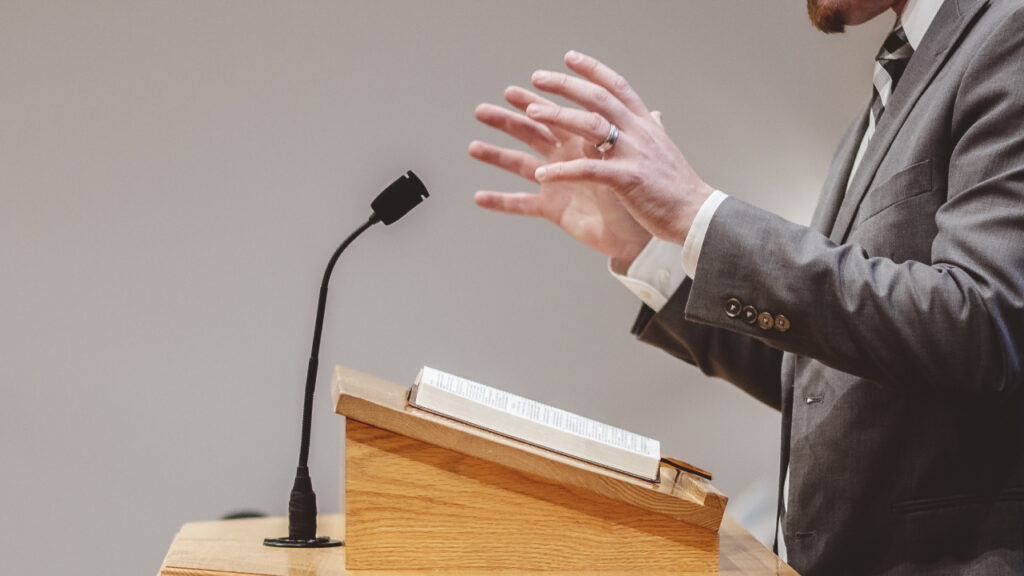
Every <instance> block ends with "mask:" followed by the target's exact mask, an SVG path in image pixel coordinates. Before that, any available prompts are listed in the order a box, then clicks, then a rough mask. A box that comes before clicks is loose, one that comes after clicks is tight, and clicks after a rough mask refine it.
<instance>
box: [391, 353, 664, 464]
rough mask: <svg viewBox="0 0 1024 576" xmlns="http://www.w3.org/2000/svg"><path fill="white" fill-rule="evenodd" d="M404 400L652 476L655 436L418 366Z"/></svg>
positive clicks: (563, 451) (656, 448)
mask: <svg viewBox="0 0 1024 576" xmlns="http://www.w3.org/2000/svg"><path fill="white" fill-rule="evenodd" d="M409 404H411V405H412V406H415V407H416V408H420V409H423V410H427V411H429V412H434V413H436V414H439V415H441V416H445V417H448V418H452V419H454V420H458V421H460V422H464V423H466V424H470V425H472V426H476V427H478V428H483V429H485V430H490V431H492V432H496V433H498V434H502V435H504V436H508V437H510V438H515V439H517V440H521V441H523V442H526V443H529V444H533V445H535V446H539V447H541V448H545V449H547V450H551V451H553V452H558V453H560V454H564V455H566V456H571V457H573V458H578V459H580V460H585V461H587V462H590V463H593V464H597V465H598V466H603V467H605V468H610V469H612V470H617V471H619V472H624V473H626V474H630V475H632V476H636V477H638V478H642V479H644V480H649V481H652V482H657V481H658V469H659V461H660V460H661V445H660V444H659V442H658V441H657V440H653V439H651V438H646V437H644V436H641V435H639V434H635V433H633V432H629V431H627V430H622V429H621V428H616V427H614V426H610V425H608V424H602V423H601V422H597V421H595V420H591V419H589V418H584V417H583V416H579V415H577V414H573V413H571V412H566V411H565V410H560V409H558V408H554V407H552V406H548V405H546V404H542V403H540V402H536V401H534V400H530V399H528V398H523V397H522V396H517V395H515V394H512V393H509V392H505V391H503V390H499V389H497V388H491V387H490V386H485V385H483V384H479V383H477V382H473V381H472V380H466V379H465V378H460V377H458V376H454V375H452V374H448V373H445V372H441V371H440V370H435V369H434V368H429V367H426V366H425V367H423V369H422V370H420V373H419V376H417V377H416V383H415V384H414V385H413V387H412V391H411V392H410V393H409Z"/></svg>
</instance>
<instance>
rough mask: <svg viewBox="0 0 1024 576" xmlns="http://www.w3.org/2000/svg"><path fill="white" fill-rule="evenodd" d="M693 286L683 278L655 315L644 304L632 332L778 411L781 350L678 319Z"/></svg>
mask: <svg viewBox="0 0 1024 576" xmlns="http://www.w3.org/2000/svg"><path fill="white" fill-rule="evenodd" d="M692 286H693V281H692V280H690V279H689V278H687V279H685V280H684V281H683V283H682V285H681V286H680V287H679V289H678V290H676V291H675V293H674V294H673V295H672V297H671V298H669V300H668V302H667V303H666V304H665V306H664V307H663V308H662V309H661V310H659V311H658V312H657V313H655V312H654V310H652V309H651V308H649V307H647V306H644V307H643V309H642V310H641V311H640V314H639V316H637V319H636V323H635V324H634V325H633V334H635V335H636V336H637V337H638V338H639V339H640V340H641V341H642V342H645V343H647V344H651V345H653V346H657V347H659V348H661V349H663V350H665V351H666V352H668V353H669V354H672V355H673V356H675V357H677V358H679V359H681V360H683V361H685V362H688V363H690V364H693V365H695V366H696V367H697V368H699V369H700V370H701V372H703V373H705V374H707V375H708V376H715V377H718V378H723V379H725V380H728V381H729V382H732V383H733V384H735V385H736V386H738V387H739V388H741V389H742V390H744V391H745V392H747V393H748V394H750V395H751V396H753V397H754V398H756V399H758V400H760V401H761V402H764V403H765V404H767V405H768V406H771V407H772V408H775V409H776V410H779V409H780V407H781V404H782V401H781V385H780V373H781V365H782V352H781V351H779V350H777V349H775V348H772V347H770V346H767V345H765V344H764V343H763V342H760V341H758V340H754V339H752V338H749V337H748V336H746V335H742V334H736V333H733V332H730V331H728V330H723V329H720V328H714V327H710V326H704V325H702V324H698V323H694V322H687V321H683V320H682V319H683V315H684V310H685V308H686V303H687V300H688V298H689V295H690V289H691V287H692Z"/></svg>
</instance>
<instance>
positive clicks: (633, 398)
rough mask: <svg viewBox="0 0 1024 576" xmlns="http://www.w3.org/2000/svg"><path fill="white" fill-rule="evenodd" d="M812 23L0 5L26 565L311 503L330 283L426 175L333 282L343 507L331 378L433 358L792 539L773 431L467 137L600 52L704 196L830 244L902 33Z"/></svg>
mask: <svg viewBox="0 0 1024 576" xmlns="http://www.w3.org/2000/svg"><path fill="white" fill-rule="evenodd" d="M803 4H804V3H803V1H802V0H786V1H779V0H771V1H766V0H745V1H741V0H703V1H696V0H693V1H687V2H667V1H663V2H653V1H646V2H629V3H625V2H607V1H604V2H593V1H587V2H583V1H575V2H536V1H529V2H522V1H521V2H468V1H465V2H432V3H427V2H413V1H405V2H393V1H372V2H371V1H365V2H354V1H352V2H302V3H294V2H277V3H269V2H241V1H234V2H79V1H69V2H41V1H23V2H12V1H0V274H2V281H0V387H2V391H3V401H2V402H0V455H2V469H3V472H2V474H0V498H2V499H3V505H2V510H3V513H2V514H0V547H2V553H0V572H2V573H4V574H16V573H38V574H56V573H75V574H112V573H120V574H146V573H155V572H156V569H157V567H158V566H159V563H160V561H161V558H162V557H163V554H164V552H165V551H166V548H167V546H168V544H169V543H170V541H171V538H172V536H173V535H174V533H175V531H176V530H177V528H178V527H179V526H180V525H181V524H182V523H184V522H188V521H194V520H205V519H215V518H217V517H219V516H220V515H222V514H224V513H226V512H229V511H232V510H237V509H241V508H255V509H258V510H263V511H265V512H267V513H270V514H275V515H281V514H283V513H284V512H285V505H286V500H287V493H288V489H289V485H290V479H291V474H292V470H293V465H294V460H295V457H296V456H295V455H296V449H297V444H298V426H299V418H298V416H299V412H300V404H301V386H302V382H303V376H304V372H305V362H306V358H307V356H308V348H309V338H310V331H311V327H312V322H313V312H314V304H315V297H316V293H317V289H318V286H319V281H320V274H321V272H322V269H323V266H324V263H325V261H326V259H327V257H328V256H329V254H330V252H331V250H332V249H333V248H334V246H336V244H337V243H338V242H339V241H340V240H341V239H342V238H343V237H344V236H345V235H346V234H347V233H348V232H349V231H350V230H351V229H352V228H354V227H355V226H356V225H357V224H359V223H361V222H362V221H363V220H364V218H365V217H366V216H367V215H368V213H369V212H368V203H369V201H370V199H371V198H372V197H373V196H374V195H375V194H376V192H377V191H378V190H379V189H380V188H382V187H383V186H384V185H385V184H387V183H388V182H390V181H391V180H392V179H393V178H395V177H396V176H397V175H398V174H400V173H401V172H403V171H404V170H406V169H409V168H413V169H415V170H417V171H418V172H419V174H420V175H421V176H422V177H423V179H424V180H425V181H426V183H427V184H428V186H429V187H430V189H431V191H432V193H433V195H432V197H431V199H430V200H429V201H428V202H427V203H426V204H424V205H423V206H422V207H420V208H419V209H417V210H416V211H415V212H413V213H412V214H411V215H410V216H409V217H407V219H406V220H404V221H403V222H402V223H401V224H400V225H398V226H394V227H391V228H384V227H379V228H375V229H373V230H372V231H371V232H370V233H369V234H368V235H367V237H364V238H363V239H362V241H361V242H360V243H358V244H357V245H355V246H354V247H353V249H352V250H351V251H350V252H349V253H348V254H346V256H345V258H344V259H343V260H342V263H341V265H340V266H339V268H338V270H337V274H336V276H335V282H334V292H333V293H332V300H331V302H330V306H329V312H328V316H327V327H326V331H325V337H324V347H323V352H322V364H323V366H325V369H324V370H322V377H321V388H320V394H319V395H318V400H317V404H316V407H317V414H316V420H315V430H314V434H315V435H314V450H313V455H312V466H313V472H314V480H315V484H316V487H317V489H318V491H319V495H320V502H321V510H322V511H325V512H326V511H333V510H337V509H338V506H339V502H338V495H337V492H338V490H337V486H338V480H339V473H338V453H339V447H340V444H339V441H340V433H339V425H340V423H341V419H340V418H339V417H337V416H334V415H333V413H332V412H331V410H330V409H329V402H328V397H329V395H328V394H327V393H326V391H327V390H328V386H327V385H326V383H327V381H328V376H329V368H330V366H332V365H333V364H336V363H345V364H347V365H350V366H353V367H355V368H358V369H361V370H364V371H367V372H372V373H375V374H377V375H380V376H383V377H386V378H389V379H393V380H397V381H400V382H411V380H412V378H413V377H414V376H415V374H416V371H417V369H418V368H419V367H420V366H421V365H423V364H430V365H433V366H436V367H439V368H442V369H447V370H450V371H453V372H456V373H458V374H461V375H464V376H467V377H471V378H475V379H478V380H481V381H483V382H486V383H490V384H492V385H496V386H499V387H503V388H507V389H509V390H513V391H515V392H518V393H521V394H524V395H527V396H531V397H534V398H537V399H539V400H542V401H544V402H548V403H551V404H555V405H557V406H560V407H563V408H566V409H570V410H573V411H577V412H580V413H583V414H586V415H588V416H591V417H594V418H597V419H600V420H604V421H607V422H610V423H613V424H617V425H620V426H623V427H626V428H629V429H632V430H635V431H638V432H641V433H643V434H647V435H650V436H654V437H657V438H660V439H661V440H662V442H663V447H664V452H665V453H666V454H671V455H677V456H679V457H682V458H684V459H687V460H690V461H692V462H694V463H696V464H698V465H700V466H703V467H706V468H708V469H710V470H712V471H713V472H714V473H715V484H716V485H717V486H718V487H719V488H720V489H721V490H723V491H724V492H725V493H727V494H729V495H731V496H733V503H732V506H733V507H732V508H731V510H734V513H742V515H743V516H744V517H745V518H746V519H747V520H746V521H747V522H748V524H749V525H750V526H751V527H752V528H753V529H755V530H757V531H758V534H759V535H761V536H762V537H767V530H766V529H765V528H763V527H762V525H761V524H759V522H763V521H764V520H765V515H764V514H761V515H758V513H757V510H758V508H759V506H760V509H761V510H762V511H765V510H769V509H770V508H771V507H772V506H773V503H772V501H771V500H772V498H773V494H774V490H775V484H776V479H777V465H778V464H777V458H778V448H777V442H778V422H779V418H778V415H777V414H776V413H774V412H773V411H771V410H769V409H767V408H765V407H763V406H761V405H759V404H757V403H756V402H755V401H753V400H752V399H750V398H748V397H746V396H745V395H744V394H742V393H741V392H738V391H737V390H735V389H733V388H732V387H731V386H729V385H728V384H725V383H723V382H718V381H712V380H709V379H707V378H704V377H703V376H702V375H701V374H700V373H699V372H698V371H697V370H695V369H693V368H692V367H690V366H687V365H685V364H683V363H681V362H678V361H675V360H674V359H672V358H670V357H669V356H668V355H666V354H664V353H662V352H660V351H657V350H654V349H649V348H647V347H645V346H643V345H640V344H637V343H635V342H634V340H633V339H632V337H631V336H629V334H628V328H629V326H630V324H631V322H632V320H633V316H634V313H635V312H636V309H637V302H636V301H635V299H634V298H633V297H632V295H631V294H629V293H628V292H626V291H625V289H623V288H622V287H621V286H619V285H618V284H617V283H616V282H615V281H614V280H612V279H611V278H610V277H609V276H608V275H607V272H606V271H605V261H604V259H603V258H602V257H600V256H599V255H597V254H595V253H591V252H589V251H588V250H586V249H585V248H582V247H580V246H578V245H576V244H574V243H573V242H572V241H571V240H570V239H569V238H568V236H566V235H564V234H563V233H561V232H560V231H559V230H557V229H555V228H554V227H552V226H550V225H548V224H547V223H546V222H541V221H528V220H523V219H515V218H510V217H502V216H499V215H495V214H492V213H486V212H484V211H482V210H479V209H477V208H476V207H475V206H474V205H473V203H472V199H471V198H472V193H473V191H474V190H476V189H477V188H494V189H506V190H513V189H521V188H523V187H524V183H522V182H520V181H518V180H517V179H516V178H514V177H512V176H509V175H505V174H502V173H498V172H497V171H496V170H494V169H491V168H489V167H485V166H482V165H477V164H475V163H474V162H473V161H471V160H470V159H469V158H468V156H467V154H466V146H467V144H468V143H469V141H470V140H472V139H474V138H481V137H483V138H493V139H496V140H499V141H504V140H503V139H500V138H498V137H497V136H495V135H494V134H491V133H489V132H488V130H487V129H486V128H484V127H483V126H480V125H477V124H476V123H475V121H474V120H473V107H474V106H475V105H476V104H477V103H478V102H481V101H486V100H491V101H494V100H496V99H499V98H500V97H501V92H502V89H503V88H504V87H505V86H506V85H507V84H509V83H524V82H527V81H528V79H529V74H530V72H531V71H532V70H534V69H535V68H538V67H558V66H560V62H561V55H562V54H563V53H564V52H565V51H566V50H567V49H569V48H575V49H578V50H583V51H589V52H591V53H593V54H595V55H597V56H599V57H601V58H604V59H605V60H606V61H607V62H608V63H609V64H611V65H612V66H614V67H616V68H617V69H618V70H619V71H621V72H622V73H623V74H625V75H626V76H627V77H628V78H629V79H630V80H631V81H632V82H633V84H634V86H635V88H636V89H637V90H638V91H639V92H640V94H641V95H643V96H644V98H645V99H646V101H647V103H648V104H649V105H650V106H651V107H652V108H657V109H660V110H662V111H663V112H664V116H665V123H666V125H667V127H668V129H669V131H670V133H671V134H672V135H673V136H674V138H675V139H676V142H677V143H678V144H679V145H680V147H681V148H682V149H683V151H684V152H685V153H686V154H687V155H688V157H689V158H690V160H691V162H692V163H693V165H694V166H695V167H696V168H697V169H698V170H699V172H700V173H701V174H702V175H703V177H704V178H705V179H706V180H708V181H709V182H711V183H712V184H714V185H716V186H719V187H721V188H722V189H724V190H726V191H727V192H729V193H730V194H733V195H735V196H738V197H740V198H743V199H746V200H748V201H750V202H753V203H755V204H758V205H761V206H765V207H770V208H772V209H774V210H776V211H777V212H779V213H780V214H782V215H784V216H786V217H788V218H791V219H793V220H795V221H798V222H806V221H807V220H808V219H809V217H810V214H811V211H812V207H813V204H814V201H815V198H816V194H817V190H818V186H819V185H820V182H821V181H822V179H823V175H824V172H825V170H826V167H827V163H828V161H829V158H830V156H831V152H832V147H833V145H834V144H835V142H836V141H837V140H838V137H839V136H840V134H841V133H842V130H843V129H844V127H845V125H846V123H847V121H848V120H849V118H850V117H851V116H852V114H853V113H854V112H855V110H856V108H857V106H858V105H859V104H860V103H861V102H862V101H863V100H864V99H866V96H867V94H868V93H869V90H870V88H869V86H870V85H869V81H870V70H871V61H872V57H873V56H874V52H875V50H876V47H877V45H878V44H879V43H880V42H881V39H882V38H883V37H884V35H885V32H886V29H887V28H888V27H889V26H890V25H891V22H892V18H891V17H888V16H887V17H884V18H883V19H880V21H877V22H874V23H872V24H870V25H869V26H866V27H862V28H860V29H857V30H854V31H852V32H851V33H850V34H847V35H846V36H842V37H835V38H827V37H825V36H823V35H821V34H819V33H817V32H815V31H814V30H813V29H812V28H811V27H810V25H809V24H808V23H807V21H806V17H805V15H804V8H803ZM882 20H884V21H882ZM766 495H767V496H766ZM751 510H752V512H751ZM767 514H768V515H769V516H770V512H768V513H767ZM770 522H771V520H770V518H768V519H767V523H768V524H770Z"/></svg>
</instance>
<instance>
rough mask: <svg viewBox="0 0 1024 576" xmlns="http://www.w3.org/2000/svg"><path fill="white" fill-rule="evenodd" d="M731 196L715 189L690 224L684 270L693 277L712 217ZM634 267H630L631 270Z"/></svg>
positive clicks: (684, 256)
mask: <svg viewBox="0 0 1024 576" xmlns="http://www.w3.org/2000/svg"><path fill="white" fill-rule="evenodd" d="M728 197H729V196H728V195H727V194H725V193H724V192H722V191H721V190H715V191H714V192H712V193H711V196H708V198H707V200H705V201H704V203H703V204H701V206H700V210H698V211H697V216H696V217H694V219H693V224H691V225H690V231H689V232H688V233H687V234H686V240H684V241H683V262H682V264H683V272H684V273H685V274H686V275H687V276H689V277H690V278H693V277H694V275H696V274H697V260H698V259H699V258H700V250H701V248H702V247H703V246H704V236H706V235H707V233H708V226H710V225H711V218H712V217H713V216H714V215H715V211H716V210H718V207H719V206H721V204H722V202H723V201H724V200H725V199H726V198H728ZM632 269H633V268H632V267H630V270H632Z"/></svg>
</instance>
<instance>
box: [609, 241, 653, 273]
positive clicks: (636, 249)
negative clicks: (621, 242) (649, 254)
mask: <svg viewBox="0 0 1024 576" xmlns="http://www.w3.org/2000/svg"><path fill="white" fill-rule="evenodd" d="M651 238H653V236H648V237H647V240H645V241H644V242H642V243H638V244H635V245H630V246H629V247H627V248H626V249H625V250H623V252H622V253H621V254H619V255H617V256H612V258H611V262H610V263H609V266H610V267H611V270H612V272H615V273H616V274H618V275H620V276H625V275H626V272H628V271H629V267H630V266H632V265H633V261H634V260H636V257H637V256H639V255H640V253H641V252H643V251H644V248H646V247H647V244H649V243H650V241H651Z"/></svg>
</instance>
